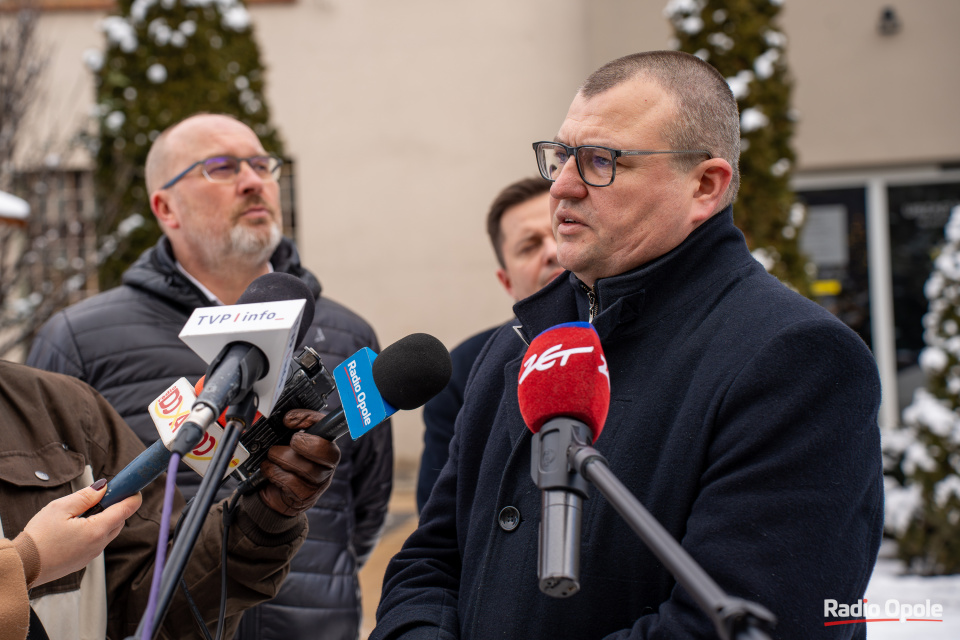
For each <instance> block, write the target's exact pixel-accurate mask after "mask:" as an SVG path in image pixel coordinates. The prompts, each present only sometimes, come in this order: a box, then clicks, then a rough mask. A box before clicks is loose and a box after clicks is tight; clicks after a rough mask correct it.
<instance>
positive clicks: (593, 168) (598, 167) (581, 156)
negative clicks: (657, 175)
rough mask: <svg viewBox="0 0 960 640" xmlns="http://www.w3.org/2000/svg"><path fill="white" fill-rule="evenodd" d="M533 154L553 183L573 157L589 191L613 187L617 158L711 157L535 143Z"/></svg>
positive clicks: (557, 143)
mask: <svg viewBox="0 0 960 640" xmlns="http://www.w3.org/2000/svg"><path fill="white" fill-rule="evenodd" d="M533 150H534V152H536V154H537V165H538V166H539V167H540V175H541V176H543V177H544V178H545V179H546V180H549V181H550V182H555V181H556V179H557V178H558V177H559V176H560V172H561V171H563V165H565V164H566V163H567V160H568V159H569V158H570V156H571V155H572V156H573V157H575V158H576V162H577V171H578V172H579V173H580V178H581V179H582V180H583V181H584V182H585V183H587V184H588V185H590V186H591V187H606V186H609V185H611V184H613V179H614V177H616V175H617V158H619V157H620V156H654V155H660V154H681V153H700V154H703V155H705V156H707V158H708V159H709V158H712V157H713V155H711V153H710V152H709V151H705V150H702V149H701V150H695V151H694V150H682V151H635V150H634V151H630V150H626V149H611V148H609V147H598V146H594V145H582V146H579V147H568V146H567V145H565V144H561V143H559V142H534V143H533Z"/></svg>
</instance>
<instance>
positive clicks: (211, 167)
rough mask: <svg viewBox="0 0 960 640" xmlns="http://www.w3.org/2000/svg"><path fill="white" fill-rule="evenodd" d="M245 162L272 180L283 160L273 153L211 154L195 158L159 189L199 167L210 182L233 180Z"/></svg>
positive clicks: (169, 185)
mask: <svg viewBox="0 0 960 640" xmlns="http://www.w3.org/2000/svg"><path fill="white" fill-rule="evenodd" d="M244 162H246V163H247V164H248V165H250V168H251V169H253V172H254V173H256V174H257V175H258V176H260V177H261V178H262V179H264V180H268V179H269V180H274V179H276V177H277V175H279V173H280V165H282V164H283V160H281V159H280V158H278V157H277V156H275V155H265V156H250V157H249V158H237V157H236V156H213V157H212V158H207V159H205V160H197V161H196V162H194V163H193V164H192V165H190V166H189V167H187V168H186V169H184V170H183V171H181V172H180V173H178V174H177V175H176V176H174V178H173V179H172V180H170V181H169V182H167V183H166V184H165V185H163V186H162V187H160V189H169V188H170V187H172V186H173V185H175V184H176V183H177V182H179V181H180V179H181V178H183V177H184V176H185V175H187V174H188V173H190V172H191V171H193V169H195V168H196V167H200V170H201V171H202V172H203V177H204V178H206V179H207V180H209V181H210V182H233V181H234V180H236V178H237V175H239V174H240V165H241V164H243V163H244Z"/></svg>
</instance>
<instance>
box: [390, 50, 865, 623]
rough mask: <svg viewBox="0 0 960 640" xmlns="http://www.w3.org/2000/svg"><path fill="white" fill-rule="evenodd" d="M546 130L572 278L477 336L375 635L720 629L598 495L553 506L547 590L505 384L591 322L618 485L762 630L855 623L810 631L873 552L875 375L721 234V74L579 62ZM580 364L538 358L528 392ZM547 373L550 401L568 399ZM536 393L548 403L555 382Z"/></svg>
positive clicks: (845, 594) (729, 202) (736, 133)
mask: <svg viewBox="0 0 960 640" xmlns="http://www.w3.org/2000/svg"><path fill="white" fill-rule="evenodd" d="M545 134H546V135H545V137H546V138H547V139H546V141H543V142H537V143H534V145H533V147H534V156H535V157H534V158H531V160H534V159H535V160H536V162H537V163H538V166H539V168H540V171H541V174H542V175H543V177H544V178H546V179H547V180H550V181H551V182H552V183H553V184H552V186H551V189H550V210H551V214H552V224H553V232H554V234H555V236H556V240H557V247H558V259H559V262H560V265H561V266H563V267H564V268H566V269H567V270H568V271H569V273H566V274H563V275H560V276H558V277H557V278H556V279H555V280H554V281H553V282H552V283H551V284H549V285H547V286H546V287H544V288H543V289H541V290H540V291H539V292H537V293H535V294H534V295H532V296H530V297H529V298H526V299H525V300H522V301H520V302H518V303H517V304H516V305H514V312H515V313H516V317H517V319H518V320H519V323H520V324H521V325H522V329H521V330H520V331H521V333H522V334H523V339H521V338H520V337H519V336H518V335H517V334H516V333H515V332H514V331H513V330H512V329H511V328H509V327H506V328H502V329H500V330H498V332H497V333H495V334H494V336H493V337H492V338H491V339H490V340H489V341H488V342H487V344H486V346H485V347H484V350H483V351H482V352H481V354H480V356H479V359H478V360H477V363H476V364H475V366H474V369H473V372H472V374H471V376H470V379H469V381H468V382H467V387H466V391H465V401H464V405H463V409H462V410H461V412H460V415H459V417H458V419H457V422H456V428H455V434H454V437H453V440H452V442H451V445H450V459H449V461H448V463H447V465H446V466H445V467H444V469H443V470H442V471H441V473H440V477H439V479H438V480H437V483H436V485H435V487H434V489H433V493H432V494H431V497H430V500H429V501H428V502H427V504H426V506H425V507H424V510H423V512H422V513H421V518H420V524H419V527H418V528H417V530H416V531H415V532H414V533H412V534H411V536H410V538H409V539H408V540H407V542H406V544H405V545H404V547H403V549H401V551H400V552H399V553H398V554H397V555H396V556H395V557H394V558H393V560H392V562H391V563H390V565H389V567H388V569H387V573H386V576H385V578H384V587H383V594H382V597H381V601H380V606H379V609H378V611H377V627H376V629H375V630H374V632H373V634H372V636H371V638H372V639H373V640H398V639H403V640H418V639H421V638H422V639H424V640H425V639H427V638H429V639H431V640H433V639H437V638H443V639H445V640H448V639H453V638H463V639H471V640H485V639H487V638H500V639H504V638H509V639H517V640H537V639H542V640H556V639H558V638H576V639H577V640H590V639H600V638H617V639H618V640H624V639H627V638H631V639H641V638H651V639H652V638H656V639H658V640H659V639H668V638H669V639H676V640H681V639H682V640H692V639H708V638H710V639H713V638H716V637H717V635H716V631H715V629H714V626H713V624H712V622H711V620H710V618H709V617H708V616H707V614H705V613H704V612H702V611H701V610H700V608H699V607H698V605H697V603H696V601H694V599H693V598H691V596H690V594H689V593H688V592H687V591H686V590H685V589H683V588H682V587H680V586H678V584H677V581H676V579H675V578H674V576H673V575H671V574H670V572H668V571H667V570H666V569H665V568H664V564H662V563H661V562H659V561H658V560H657V558H656V557H655V556H654V555H653V554H652V553H651V552H650V551H649V550H648V549H647V548H646V547H644V546H643V545H642V543H641V542H640V540H639V539H638V538H637V536H636V535H635V534H634V532H633V531H632V530H631V528H630V527H629V526H628V525H627V523H625V522H624V521H623V520H622V519H621V517H620V515H619V514H618V513H617V512H616V510H615V509H614V508H613V507H612V506H611V504H610V503H609V502H607V501H606V500H605V499H604V498H603V497H602V496H600V495H599V494H598V492H597V491H595V490H594V491H588V492H586V493H587V494H588V497H586V498H585V499H583V500H582V502H577V501H576V500H575V501H572V502H569V503H568V504H569V507H563V508H564V509H565V510H566V513H567V514H569V516H570V517H569V519H570V521H571V522H572V523H573V525H574V526H573V528H572V529H571V531H573V530H574V529H575V528H576V522H577V520H579V522H580V528H581V531H580V547H579V551H580V553H579V559H578V563H576V562H574V563H571V567H573V568H577V569H578V574H579V577H578V580H577V584H576V586H578V590H576V592H574V591H575V590H574V589H565V590H562V592H561V593H558V594H556V595H561V596H566V597H553V596H552V595H548V594H546V593H544V592H542V591H541V586H542V585H541V584H540V582H541V580H540V577H541V576H540V575H539V574H538V541H539V539H540V538H539V532H540V529H541V527H542V526H545V525H546V526H552V524H551V523H550V522H546V523H544V522H543V521H542V518H541V509H542V508H543V507H544V503H543V499H544V498H550V497H551V496H545V495H544V494H545V493H547V492H548V491H547V490H548V489H549V490H550V491H554V492H555V493H556V491H555V490H554V489H551V488H550V487H549V486H545V487H544V491H541V490H540V489H539V488H538V486H537V484H535V483H534V481H533V479H532V477H531V447H532V441H533V440H534V436H532V435H531V433H530V431H528V429H527V425H526V424H525V421H524V419H523V418H524V416H522V415H521V407H520V406H519V400H522V398H520V399H519V400H518V381H519V379H520V377H521V375H522V373H521V372H522V371H525V369H524V367H525V366H527V363H528V360H529V358H528V357H525V354H527V349H528V345H527V344H525V342H526V343H529V344H530V349H531V350H533V349H534V346H535V345H534V341H535V338H536V337H537V336H538V335H541V334H544V335H545V336H547V335H549V334H548V333H545V332H547V330H548V329H550V328H551V327H555V326H556V325H561V324H564V323H571V322H589V323H590V324H592V326H593V328H594V329H596V332H597V336H598V338H599V341H600V344H601V345H602V349H603V352H604V356H605V358H606V361H605V364H606V366H607V368H606V371H607V372H608V374H609V380H610V389H609V412H608V413H607V414H606V420H605V422H604V424H603V425H594V427H596V429H595V430H594V435H595V436H596V442H594V443H593V447H594V448H595V449H596V450H597V451H598V452H599V453H600V454H601V455H603V456H604V457H605V458H606V459H607V461H608V463H609V469H610V470H611V472H612V473H613V474H614V475H615V476H616V477H617V478H618V479H619V480H620V481H621V482H622V483H623V484H624V485H625V486H626V488H627V490H628V491H629V492H630V493H631V494H633V495H634V496H635V497H636V498H637V499H639V501H640V502H641V503H642V504H643V505H644V506H645V507H646V509H647V510H648V511H649V512H650V513H651V514H652V515H653V516H654V517H655V518H656V519H657V520H658V521H659V522H660V524H662V525H663V527H664V528H665V529H666V530H667V532H669V534H670V535H671V536H672V537H673V538H674V539H675V540H677V541H678V542H679V543H680V544H681V545H682V546H683V548H684V549H685V550H686V551H687V552H688V553H689V555H690V556H692V558H693V559H694V560H695V561H696V562H697V563H698V564H699V565H700V566H701V567H702V568H703V569H704V570H705V571H706V573H707V574H708V575H709V576H710V577H712V579H713V580H714V581H715V582H716V583H717V585H718V586H719V587H720V589H722V590H723V591H724V592H726V593H727V594H729V595H730V596H733V597H736V598H740V599H743V600H748V601H752V602H755V603H758V604H759V605H762V607H764V608H766V609H768V610H769V611H771V612H772V613H773V614H774V615H775V616H776V618H777V619H778V624H777V626H776V629H775V631H774V633H773V634H772V637H774V638H784V639H791V640H809V639H811V638H863V637H864V636H865V633H866V629H865V626H866V625H863V624H850V625H839V626H831V627H825V626H824V624H823V622H824V620H823V613H822V612H823V601H824V598H835V599H836V600H837V601H841V602H856V601H857V600H858V598H860V597H862V595H863V593H864V590H865V589H866V585H867V582H868V579H869V577H870V574H871V571H872V568H873V565H874V562H875V559H876V554H877V550H878V548H879V544H880V537H881V532H882V519H883V507H882V502H883V496H882V468H881V458H880V438H879V429H878V427H877V411H878V407H879V403H880V385H879V379H878V374H877V368H876V364H875V362H874V360H873V357H872V356H871V354H870V351H869V350H868V349H867V347H866V345H864V343H863V342H862V341H861V340H860V338H859V337H858V336H857V335H856V334H855V333H854V332H853V331H851V330H850V329H849V328H847V327H846V326H845V325H844V324H843V323H841V322H840V321H839V320H838V319H837V318H835V317H834V316H832V315H831V314H830V313H829V312H827V311H826V310H824V309H823V308H821V307H819V306H818V305H816V304H814V303H813V302H811V301H809V300H807V299H805V298H803V297H801V296H799V295H798V294H796V293H794V292H793V291H791V290H790V289H788V288H787V287H786V286H784V285H783V284H782V283H780V282H779V281H778V280H777V279H776V278H774V277H773V276H771V275H769V274H768V273H766V271H765V270H764V268H763V267H762V266H761V265H760V263H758V262H757V261H756V260H755V259H754V258H753V257H752V256H751V254H750V252H749V250H748V248H747V245H746V243H745V241H744V237H743V234H742V233H741V232H740V231H739V230H738V229H737V228H736V227H735V226H734V224H733V216H732V206H733V202H734V199H735V197H736V193H737V188H738V185H739V170H738V158H739V154H740V130H739V114H738V111H737V103H736V100H735V98H734V96H733V94H732V93H731V90H730V87H729V86H728V85H727V83H726V81H725V80H724V78H723V77H722V76H721V75H720V74H719V73H718V72H717V71H716V70H715V69H714V68H713V67H711V66H710V65H709V64H707V63H706V62H704V61H702V60H700V59H699V58H697V57H695V56H691V55H688V54H685V53H681V52H677V51H659V52H647V53H642V54H636V55H632V56H627V57H625V58H621V59H618V60H615V61H613V62H610V63H608V64H607V65H604V66H603V67H601V68H600V69H599V70H597V71H596V72H594V73H593V74H592V75H591V76H590V77H589V78H588V79H587V80H586V82H585V83H584V84H583V86H582V87H581V88H580V89H579V90H578V92H577V94H576V95H575V97H574V99H573V102H572V104H571V105H570V108H569V111H568V113H567V117H566V119H565V120H564V122H563V123H562V124H561V126H560V129H559V131H558V132H556V134H555V135H554V132H553V131H546V132H545ZM545 346H547V347H548V348H549V349H555V351H553V352H551V353H553V354H559V353H561V352H566V351H567V350H568V349H569V348H570V345H563V344H559V343H558V344H552V345H545ZM534 355H536V356H537V357H542V356H543V353H534V354H531V356H530V357H533V356H534ZM582 355H583V354H581V356H582ZM577 357H578V356H577V354H572V355H570V356H569V359H568V361H567V364H566V365H564V362H563V358H548V359H546V360H544V361H543V362H542V365H543V367H547V365H550V366H551V367H552V369H545V370H544V371H543V372H542V374H541V375H542V376H544V377H543V378H542V379H541V381H540V382H539V383H538V384H543V385H547V383H548V379H547V377H548V375H549V374H550V372H551V371H557V372H558V371H560V370H562V368H563V367H564V366H573V365H574V363H575V362H576V361H575V358H577ZM583 357H586V356H583ZM536 362H537V361H536V360H535V361H534V363H536ZM531 380H532V378H528V379H527V380H526V381H525V382H524V383H523V384H525V385H526V384H529V383H530V381H531ZM543 388H544V389H545V390H547V391H551V392H555V393H557V394H560V395H557V396H556V397H557V398H558V402H557V405H558V407H559V406H561V405H563V404H564V403H561V402H560V400H561V399H562V398H563V396H562V394H563V393H569V390H568V389H567V388H566V387H564V386H563V385H556V389H552V388H551V387H550V386H544V387H543ZM600 388H602V386H601V387H600ZM583 400H584V402H585V403H587V404H589V403H590V402H591V401H592V400H593V399H592V398H584V399H583ZM539 407H540V409H539V410H540V412H541V413H549V411H548V410H549V409H550V407H549V397H545V398H543V399H541V401H540V403H539ZM559 417H563V416H559ZM567 417H571V418H573V417H574V416H567ZM599 426H602V427H603V430H602V433H600V432H599ZM544 462H547V461H546V460H544ZM561 497H562V496H561ZM546 507H547V508H549V507H550V505H549V504H547V505H546ZM580 511H582V513H580ZM555 520H557V521H562V520H563V518H557V519H555ZM550 538H551V536H546V537H545V538H544V539H547V540H549V539H550ZM547 544H550V543H549V542H548V543H547ZM564 544H565V543H564ZM571 548H572V547H571ZM572 549H573V548H572ZM551 551H555V550H554V549H547V552H548V553H549V552H551ZM561 551H563V550H561ZM575 551H576V550H575V549H573V553H575ZM542 552H543V551H542V550H541V553H542ZM571 557H572V554H571ZM573 559H574V560H576V558H573ZM576 564H578V566H574V565H576ZM576 573H577V572H571V575H572V576H573V577H574V578H576V577H577V575H576ZM544 577H545V578H548V579H549V576H544ZM571 582H573V581H571ZM546 586H547V587H550V586H551V585H550V583H549V582H548V583H547V584H546ZM833 594H839V595H836V596H835V595H833ZM840 598H846V599H845V600H840Z"/></svg>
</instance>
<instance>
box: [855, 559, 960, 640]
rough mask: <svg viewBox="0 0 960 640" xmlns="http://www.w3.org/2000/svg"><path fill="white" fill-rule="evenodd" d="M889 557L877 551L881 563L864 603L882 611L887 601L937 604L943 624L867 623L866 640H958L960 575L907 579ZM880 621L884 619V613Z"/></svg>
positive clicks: (875, 572)
mask: <svg viewBox="0 0 960 640" xmlns="http://www.w3.org/2000/svg"><path fill="white" fill-rule="evenodd" d="M902 573H903V567H902V565H901V564H900V563H899V562H898V561H897V560H896V559H894V558H893V557H892V554H891V549H890V548H889V547H886V546H885V547H884V548H882V549H881V551H880V560H879V561H878V562H877V567H876V569H874V572H873V577H872V578H871V579H870V584H869V585H868V586H867V594H866V596H865V597H866V599H867V600H868V601H870V602H871V603H877V604H879V605H880V606H881V607H884V606H885V605H886V603H887V601H888V600H897V601H898V602H900V603H905V604H910V605H916V604H925V603H926V601H927V600H929V601H930V604H931V605H933V604H940V605H942V606H943V622H868V623H866V624H867V638H868V640H921V639H922V640H957V639H958V638H960V575H953V576H935V577H930V578H926V577H921V576H907V575H902ZM881 617H884V618H887V617H889V616H887V615H886V614H885V613H882V615H881Z"/></svg>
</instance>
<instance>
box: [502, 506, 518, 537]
mask: <svg viewBox="0 0 960 640" xmlns="http://www.w3.org/2000/svg"><path fill="white" fill-rule="evenodd" d="M497 521H498V522H499V523H500V528H501V529H503V530H504V531H513V530H514V529H516V528H517V527H518V526H520V512H519V511H518V510H517V508H516V507H504V508H503V509H501V510H500V515H499V516H497Z"/></svg>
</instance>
